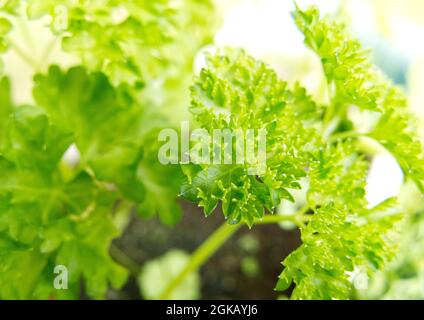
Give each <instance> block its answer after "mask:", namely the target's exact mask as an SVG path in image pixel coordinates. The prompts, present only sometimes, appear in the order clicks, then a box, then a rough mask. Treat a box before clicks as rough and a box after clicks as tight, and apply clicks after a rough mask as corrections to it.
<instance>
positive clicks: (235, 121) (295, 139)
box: [182, 49, 319, 226]
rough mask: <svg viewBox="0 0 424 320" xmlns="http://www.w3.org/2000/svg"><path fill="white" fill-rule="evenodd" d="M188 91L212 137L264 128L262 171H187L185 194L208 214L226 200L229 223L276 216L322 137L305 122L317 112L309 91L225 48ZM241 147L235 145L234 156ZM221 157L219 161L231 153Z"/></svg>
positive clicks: (245, 167)
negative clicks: (265, 215) (294, 85)
mask: <svg viewBox="0 0 424 320" xmlns="http://www.w3.org/2000/svg"><path fill="white" fill-rule="evenodd" d="M191 92H192V103H191V108H190V110H191V112H192V114H193V115H194V116H195V118H196V119H197V121H198V123H199V124H200V126H201V128H203V129H205V130H207V131H208V132H209V134H210V136H213V135H214V134H216V131H215V130H223V131H225V130H227V132H232V133H234V132H237V130H240V129H241V130H242V131H243V130H244V131H243V132H242V135H243V134H245V133H246V132H247V130H256V131H257V132H259V130H261V129H265V130H266V159H262V161H263V163H261V161H258V162H257V163H256V164H254V166H257V167H256V169H259V170H258V172H257V174H249V169H251V168H249V164H248V163H242V164H231V165H226V164H210V165H207V164H206V165H205V164H202V165H200V166H197V167H196V166H194V167H193V168H191V169H186V170H185V171H186V173H188V179H187V184H186V185H185V186H183V188H182V196H183V197H185V198H186V199H188V200H191V201H194V202H197V203H199V205H201V206H203V207H204V208H205V214H206V215H209V214H211V213H212V211H213V210H214V209H215V208H216V206H217V205H218V203H219V201H222V209H223V213H224V215H225V217H226V218H227V219H228V220H229V221H230V222H231V223H238V222H240V221H243V222H246V223H247V224H248V225H250V226H251V225H252V224H253V223H254V221H255V219H260V218H262V217H263V215H264V212H265V210H267V211H270V212H273V211H274V209H275V207H276V206H277V205H278V204H279V202H280V200H281V199H288V200H291V201H293V197H292V195H291V194H290V191H289V189H298V188H299V187H300V186H299V183H298V181H299V179H300V178H302V177H304V176H305V175H306V171H305V168H306V166H307V163H308V161H309V158H310V154H309V153H310V151H311V150H313V148H314V141H316V140H317V139H318V138H317V136H316V134H315V130H314V129H313V128H310V127H309V126H308V125H306V120H308V119H310V118H312V117H314V116H316V114H317V113H318V112H319V108H318V106H317V105H316V104H315V103H313V101H312V100H311V98H310V97H309V96H308V95H307V94H306V91H305V90H304V89H302V88H301V87H299V86H296V87H295V89H294V90H293V91H292V90H290V89H289V88H288V86H287V83H285V82H284V81H281V80H279V79H278V76H277V74H276V73H275V72H274V71H273V70H271V69H270V68H269V67H268V66H267V65H265V64H264V63H262V62H260V61H257V60H255V59H254V58H252V57H250V56H249V55H247V54H245V53H244V52H243V51H241V50H230V49H228V50H224V51H222V52H219V53H217V54H216V55H214V56H208V57H207V67H206V68H205V69H203V70H202V71H201V73H200V75H199V76H198V77H196V78H195V81H194V84H193V86H192V88H191ZM281 119H283V121H281ZM244 138H246V136H243V139H244ZM255 141H256V142H255V148H256V147H258V140H255ZM219 146H220V147H222V148H221V149H225V148H226V147H225V146H224V145H222V144H221V145H219ZM236 148H237V143H233V146H232V153H231V155H232V157H233V158H234V155H235V154H236ZM255 150H256V149H255ZM242 152H247V151H246V150H244V151H242ZM222 153H224V154H223V155H222V158H221V159H223V158H225V156H226V154H225V152H222ZM247 156H248V155H247V154H246V157H247ZM233 160H234V159H233ZM258 160H259V159H258ZM265 162H266V166H264V167H262V168H261V166H262V165H264V163H265ZM232 163H236V161H233V162H232Z"/></svg>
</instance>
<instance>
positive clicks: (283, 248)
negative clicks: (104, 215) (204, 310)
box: [108, 202, 300, 299]
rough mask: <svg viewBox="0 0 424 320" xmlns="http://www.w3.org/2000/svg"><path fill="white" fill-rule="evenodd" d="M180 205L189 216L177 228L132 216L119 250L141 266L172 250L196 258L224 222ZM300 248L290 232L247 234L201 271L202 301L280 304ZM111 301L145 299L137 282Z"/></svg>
mask: <svg viewBox="0 0 424 320" xmlns="http://www.w3.org/2000/svg"><path fill="white" fill-rule="evenodd" d="M181 205H182V208H183V210H184V216H183V219H182V220H181V222H180V223H179V224H178V225H177V226H175V227H174V228H169V227H165V226H163V225H162V224H161V223H160V222H159V221H158V219H152V220H141V219H140V218H138V217H136V216H133V217H132V219H131V222H130V224H129V226H128V227H127V229H126V231H125V232H124V234H123V235H122V237H120V238H119V239H116V240H115V241H114V245H115V246H116V247H118V248H119V249H120V250H122V251H123V252H125V254H126V255H127V256H128V257H130V258H131V259H132V260H133V261H134V262H136V263H137V264H139V265H140V266H142V265H143V264H144V263H145V262H146V261H148V260H151V259H155V258H158V257H159V256H161V255H163V254H165V253H166V252H167V251H168V250H170V249H175V248H178V249H182V250H184V251H186V252H189V253H191V252H193V251H194V250H195V249H196V248H197V247H198V246H199V245H200V244H202V243H203V241H204V240H205V239H206V238H207V237H208V235H210V234H211V233H212V232H213V231H214V230H216V229H217V228H218V227H219V226H220V225H221V224H222V223H223V222H224V220H223V217H222V214H221V213H219V212H216V213H215V214H212V215H211V216H210V217H208V218H205V216H204V214H203V212H202V210H201V209H200V208H198V207H197V206H194V205H192V204H189V203H186V202H184V203H183V202H182V203H181ZM299 245H300V240H299V232H298V230H293V231H285V230H282V229H281V228H279V227H278V226H277V225H261V226H254V227H253V228H252V229H251V230H249V229H248V228H246V227H244V228H242V229H241V230H239V231H238V233H237V234H236V235H234V236H233V237H232V238H230V239H229V240H228V241H227V242H226V243H225V245H224V246H222V247H221V248H220V250H219V251H218V252H217V253H216V254H215V255H214V256H213V257H212V258H211V259H210V260H209V261H208V262H207V263H206V264H205V265H204V266H203V267H202V268H201V270H200V274H201V280H202V299H276V298H277V297H278V295H279V294H281V293H277V292H275V291H274V290H273V288H274V286H275V284H276V281H277V277H278V275H279V274H280V272H281V270H282V265H281V261H282V260H283V259H284V258H285V257H286V256H287V255H288V254H289V253H290V252H291V251H292V250H294V249H295V248H297V247H298V246H299ZM246 258H247V259H249V261H246V262H249V263H248V265H252V261H253V264H254V268H253V271H252V268H247V271H246V267H245V268H243V267H242V261H244V260H246ZM243 270H245V271H243ZM249 270H251V271H249ZM108 297H109V298H111V299H142V297H141V295H140V293H139V289H138V287H137V281H136V279H135V277H134V276H132V277H130V279H129V280H128V283H127V284H126V286H125V287H124V288H123V289H122V290H121V291H119V292H116V291H110V293H109V295H108Z"/></svg>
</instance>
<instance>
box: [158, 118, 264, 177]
mask: <svg viewBox="0 0 424 320" xmlns="http://www.w3.org/2000/svg"><path fill="white" fill-rule="evenodd" d="M158 140H159V141H160V142H164V144H163V145H162V146H161V148H160V149H159V153H158V160H159V162H160V163H161V164H164V165H166V164H189V163H193V164H240V165H242V164H244V165H247V174H248V175H258V174H263V173H264V172H265V171H266V130H265V129H235V130H230V129H214V130H211V132H209V131H208V130H206V129H195V130H193V131H191V132H190V124H189V122H188V121H183V122H181V130H180V132H177V131H176V130H174V129H163V130H162V131H160V133H159V135H158Z"/></svg>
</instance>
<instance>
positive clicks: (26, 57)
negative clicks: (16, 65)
mask: <svg viewBox="0 0 424 320" xmlns="http://www.w3.org/2000/svg"><path fill="white" fill-rule="evenodd" d="M10 44H11V47H12V48H13V50H15V52H16V54H17V55H18V56H19V57H20V58H21V59H22V60H23V61H25V62H26V63H27V64H28V65H29V66H30V67H32V68H34V70H38V64H37V62H36V61H35V60H33V59H32V58H31V56H30V55H29V54H27V53H26V52H25V51H24V50H23V49H22V48H21V47H19V46H18V45H17V44H16V43H14V42H10Z"/></svg>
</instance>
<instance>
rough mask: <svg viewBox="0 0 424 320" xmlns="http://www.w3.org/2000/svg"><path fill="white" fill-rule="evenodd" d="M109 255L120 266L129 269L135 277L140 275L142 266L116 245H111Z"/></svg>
mask: <svg viewBox="0 0 424 320" xmlns="http://www.w3.org/2000/svg"><path fill="white" fill-rule="evenodd" d="M109 253H110V255H111V257H112V259H113V260H115V261H116V262H117V263H118V264H120V265H121V266H123V267H125V268H126V269H128V271H129V272H130V273H131V274H132V275H133V276H137V275H138V274H139V273H140V266H139V265H138V263H137V262H135V261H134V260H132V259H131V258H130V257H129V256H127V254H126V253H124V252H123V251H122V250H121V249H120V248H118V247H117V246H116V245H115V244H113V243H112V244H111V245H110V249H109Z"/></svg>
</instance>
